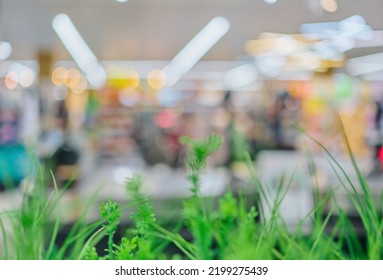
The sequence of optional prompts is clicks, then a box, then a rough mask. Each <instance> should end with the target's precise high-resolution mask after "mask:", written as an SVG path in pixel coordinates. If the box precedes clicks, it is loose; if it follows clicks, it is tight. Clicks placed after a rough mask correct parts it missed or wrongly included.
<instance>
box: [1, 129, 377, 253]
mask: <svg viewBox="0 0 383 280" xmlns="http://www.w3.org/2000/svg"><path fill="white" fill-rule="evenodd" d="M308 137H310V136H309V135H308ZM310 138H311V137H310ZM311 139H312V140H313V141H315V142H317V141H316V140H315V139H313V138H311ZM344 139H345V143H346V147H347V149H348V151H349V156H350V160H351V161H352V164H353V166H354V169H355V171H356V173H357V181H354V180H353V179H351V177H350V176H349V175H348V174H347V173H346V172H345V170H344V169H343V167H342V166H341V165H340V164H339V163H338V162H337V161H336V159H335V158H334V156H333V155H332V154H331V153H330V152H329V151H328V150H327V149H326V148H325V147H324V146H322V145H321V144H320V143H319V142H317V144H318V145H320V146H321V147H322V148H323V150H324V151H325V152H326V153H327V155H328V157H329V163H330V164H331V166H332V168H333V170H334V172H335V174H336V175H337V176H338V179H339V185H338V186H336V187H337V188H344V189H345V190H346V191H347V194H348V196H349V198H350V200H351V201H352V202H353V205H354V206H355V209H356V210H357V213H358V215H359V217H360V219H361V221H362V224H363V228H364V230H365V232H366V240H367V241H366V244H363V242H361V241H360V239H359V238H358V235H357V233H356V231H355V230H354V228H353V226H352V223H351V221H350V220H349V218H348V216H347V213H346V212H345V210H343V209H342V208H341V207H340V206H339V205H338V203H337V202H336V200H335V197H334V191H329V192H328V193H327V194H325V195H324V196H319V195H318V194H317V192H315V190H316V189H317V188H316V187H315V186H314V201H315V207H314V208H313V209H312V210H311V211H310V213H308V214H307V216H306V217H305V218H303V219H302V220H301V221H300V223H299V225H298V226H297V227H296V228H295V229H294V230H292V229H290V228H288V226H287V225H286V224H285V221H284V219H283V217H282V215H281V213H280V206H281V203H282V201H283V200H284V199H285V196H286V194H287V192H288V190H289V188H290V185H291V184H292V179H293V178H288V177H286V176H282V177H281V178H280V180H279V182H278V184H277V186H276V192H275V195H274V196H273V195H271V192H270V189H269V187H268V186H265V185H264V184H262V183H261V181H260V180H259V179H258V177H257V174H256V172H255V170H254V168H253V163H252V161H251V159H250V156H249V155H247V154H245V155H244V159H245V160H246V162H247V165H248V168H249V173H250V175H251V182H252V183H253V185H254V193H252V194H247V195H245V194H241V193H235V192H233V191H231V190H230V189H228V190H227V191H226V193H225V194H224V195H223V196H222V197H220V198H217V199H215V198H209V197H204V196H203V195H202V194H201V191H200V190H201V175H202V173H203V172H204V169H205V167H206V165H207V161H208V157H209V156H210V155H211V154H212V153H214V152H215V151H216V150H217V149H219V147H220V145H221V142H222V139H221V138H220V137H218V136H210V137H208V138H207V139H202V140H193V139H190V138H186V137H183V138H182V139H181V141H182V143H183V144H185V145H187V146H188V156H187V162H186V165H187V168H188V170H189V171H188V172H189V176H188V179H189V182H190V184H191V196H190V198H187V199H185V200H184V201H183V210H182V215H181V217H180V220H179V221H178V223H176V224H175V225H173V226H172V227H170V226H169V225H164V224H162V221H161V220H158V219H157V218H156V215H155V211H154V208H153V206H152V203H151V201H150V200H149V199H148V198H147V197H145V195H143V194H142V192H141V187H142V184H143V180H142V177H140V176H137V175H136V176H133V177H132V178H128V179H127V181H126V184H125V186H126V190H127V192H128V194H129V197H130V199H131V202H128V203H125V204H123V205H120V204H118V203H117V202H115V201H112V200H109V201H107V202H103V203H102V204H101V205H100V207H99V211H100V219H99V221H96V222H94V223H91V224H88V223H87V222H86V215H87V211H88V210H89V209H90V205H92V203H94V198H95V197H96V194H95V196H94V197H93V198H90V199H89V202H88V204H87V205H86V206H85V207H84V211H83V213H82V215H81V216H80V218H79V219H78V221H76V223H75V224H74V225H73V226H72V228H71V229H70V231H69V233H68V234H67V236H66V238H65V240H64V241H63V243H62V244H61V246H58V245H57V242H56V241H57V235H58V232H59V231H60V227H61V220H60V211H61V209H60V202H61V199H62V197H63V195H64V193H65V188H64V189H63V190H61V191H59V190H58V188H57V187H56V185H55V181H54V178H53V176H52V182H53V185H54V189H53V191H51V193H50V194H49V192H48V189H47V187H46V186H47V182H46V181H45V178H44V176H40V175H38V176H36V180H35V182H34V183H31V184H30V188H31V189H29V191H27V192H26V193H25V196H24V199H23V203H22V207H21V208H20V209H16V210H13V211H8V212H4V213H0V233H1V235H2V237H3V238H2V239H3V244H2V248H3V251H2V252H1V251H0V258H3V259H86V260H98V259H101V260H106V259H108V260H114V259H120V260H123V259H124V260H133V259H192V260H194V259H208V260H209V259H280V260H284V259H381V258H382V256H383V240H382V239H383V220H382V217H381V214H380V209H382V205H381V204H382V201H383V200H382V196H381V197H380V200H378V201H377V199H376V197H374V195H373V194H372V193H371V190H370V188H369V186H368V184H367V181H366V179H365V178H364V176H363V175H362V173H361V171H360V170H359V168H358V166H357V164H356V160H355V158H354V157H353V154H352V152H351V149H350V147H349V145H348V142H347V138H346V137H344ZM36 166H37V165H36ZM308 166H309V170H310V172H311V174H312V175H313V176H315V169H316V167H315V164H314V161H313V160H312V159H311V158H310V156H308ZM42 173H44V172H42V170H41V169H39V170H38V172H37V173H36V174H42ZM293 176H294V175H293ZM293 176H292V177H293ZM314 181H315V180H314ZM358 187H360V189H361V190H362V193H361V194H360V193H359V192H358ZM47 194H48V195H47ZM259 200H262V201H263V202H264V203H262V204H261V203H259ZM329 205H331V206H330V208H329ZM127 209H130V211H132V214H131V215H130V219H129V220H130V221H131V224H130V226H129V227H128V228H127V229H126V230H124V229H122V228H121V221H122V219H124V214H125V212H126V210H127ZM266 210H267V211H268V213H270V215H269V216H268V217H266V216H265V215H264V213H265V212H266ZM334 218H337V219H336V221H335V223H334V225H333V227H332V228H329V227H328V225H329V223H330V221H331V220H334ZM125 220H126V217H125ZM307 221H310V223H311V225H312V227H311V231H310V232H306V231H304V224H305V223H306V222H307ZM185 229H186V230H187V232H188V233H189V234H190V236H191V238H189V237H187V236H189V234H186V235H184V234H183V232H185ZM121 232H122V237H121V238H119V237H118V234H117V233H121ZM105 239H107V245H106V248H102V247H101V248H100V246H101V244H102V242H101V241H102V240H105ZM364 245H365V246H364ZM170 246H175V247H176V248H177V249H178V251H175V250H174V249H172V250H170V249H169V247H170ZM100 249H101V250H100Z"/></svg>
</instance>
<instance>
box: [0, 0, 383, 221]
mask: <svg viewBox="0 0 383 280" xmlns="http://www.w3.org/2000/svg"><path fill="white" fill-rule="evenodd" d="M382 11H383V2H382V1H381V0H366V1H361V0H209V1H203V0H184V1H178V0H161V1H158V0H126V1H123V0H50V1H48V0H0V210H3V209H7V208H10V207H13V206H14V205H17V203H16V204H14V199H15V196H17V193H19V192H20V190H21V189H22V188H25V185H28V184H29V182H30V181H31V180H33V176H34V173H33V172H31V170H32V169H33V168H31V166H33V165H35V164H36V162H38V163H39V164H42V165H43V166H45V167H46V168H48V169H51V170H52V171H53V173H54V176H55V178H56V180H57V183H58V185H59V187H63V186H64V185H65V184H66V183H68V182H70V186H69V188H68V191H67V195H66V196H65V197H64V198H63V203H66V206H67V207H68V209H69V208H71V209H72V210H73V209H74V210H73V211H66V212H67V217H65V218H66V219H68V221H71V220H73V219H76V213H77V212H76V211H77V210H76V209H78V208H80V206H81V204H82V203H83V201H84V199H86V198H87V197H90V196H91V195H92V194H93V193H95V192H96V191H98V200H100V201H101V200H105V199H108V198H113V199H115V200H122V199H124V198H125V197H126V194H125V190H124V188H123V187H122V185H123V184H124V181H125V180H126V178H128V177H131V176H132V175H133V174H136V173H138V174H142V176H143V178H144V187H143V191H144V192H145V193H146V194H147V195H148V196H149V197H151V198H153V199H158V200H164V199H177V198H180V197H186V196H188V195H189V193H190V191H189V189H190V184H189V183H188V181H187V173H186V172H187V171H186V170H185V164H184V163H185V155H186V147H185V146H184V145H181V144H180V143H179V141H178V140H179V138H180V137H181V136H182V135H188V136H191V137H193V138H204V137H207V136H208V135H211V134H217V135H220V136H221V137H222V138H223V139H224V141H223V145H222V148H221V149H220V151H219V152H217V153H215V154H214V155H213V156H212V158H211V159H210V162H209V164H208V166H207V168H206V172H205V173H204V178H203V182H202V184H203V186H202V190H201V192H202V194H203V195H205V196H220V195H221V194H222V193H223V192H224V191H225V190H226V189H228V188H230V187H231V188H243V189H246V190H248V191H250V189H251V188H253V183H252V182H251V181H252V180H251V177H250V173H249V170H248V166H247V163H246V160H245V157H244V154H245V153H248V155H249V156H250V158H251V160H252V161H253V166H254V170H255V171H256V173H257V175H259V177H260V178H261V180H264V181H265V182H267V184H268V185H269V186H270V187H271V188H272V187H273V185H275V182H277V181H278V178H280V176H281V174H285V175H287V176H294V179H293V184H292V187H291V191H290V192H289V194H288V195H287V197H286V202H285V203H284V205H283V207H284V209H285V210H284V211H283V213H284V214H285V215H286V216H288V218H290V219H291V222H292V223H293V222H294V219H296V217H297V216H299V215H304V213H307V211H309V210H310V209H311V208H312V204H313V198H312V192H313V183H312V182H313V180H312V179H313V174H312V173H310V172H309V166H308V164H307V162H308V161H307V158H308V155H309V156H310V157H312V159H313V161H314V162H315V163H316V174H315V177H316V181H317V183H318V186H319V187H320V188H322V189H323V190H325V189H326V188H329V187H335V186H338V185H339V182H338V181H337V180H338V179H337V176H336V174H334V171H333V170H332V167H331V165H329V164H328V156H327V155H326V153H325V151H324V150H323V148H321V147H320V146H319V145H318V144H317V143H315V142H314V141H313V140H310V139H309V138H308V137H307V136H306V135H305V134H304V133H302V132H301V131H300V129H299V127H301V128H303V130H304V131H305V132H306V133H307V134H309V135H311V136H313V137H314V138H315V139H317V140H318V141H319V142H320V143H321V144H322V145H323V146H325V147H326V148H327V149H328V150H329V151H330V152H331V153H332V155H334V157H336V159H337V160H338V161H339V163H340V164H341V165H342V166H343V168H344V169H345V170H346V171H347V172H349V173H348V174H350V176H351V177H353V176H356V175H355V174H354V169H353V168H352V164H351V161H350V159H349V157H348V155H347V149H346V147H345V145H344V142H343V140H342V131H343V130H344V131H345V133H346V135H347V138H348V141H349V143H350V147H351V150H352V152H353V154H354V156H355V158H356V159H357V162H358V164H359V166H360V168H361V170H362V171H363V172H364V175H365V176H366V177H367V179H368V181H369V183H370V185H371V187H372V188H373V190H374V191H376V192H378V191H379V189H380V187H381V186H382V183H381V182H382V178H383V176H382V166H383V149H382V137H383V114H382V110H383V19H382ZM48 177H49V176H48ZM47 182H49V183H47V184H49V185H50V187H52V180H49V178H48V179H47ZM7 188H13V189H14V191H9V192H5V191H4V190H5V189H7ZM342 195H343V194H342V193H341V191H340V193H339V197H340V198H342ZM16 200H17V199H16ZM340 201H342V199H340ZM347 205H348V204H347V201H344V207H348V206H347ZM167 211H169V212H171V211H173V210H172V209H170V208H168V209H167ZM95 212H97V211H95ZM95 215H97V213H95Z"/></svg>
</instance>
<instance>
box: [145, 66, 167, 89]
mask: <svg viewBox="0 0 383 280" xmlns="http://www.w3.org/2000/svg"><path fill="white" fill-rule="evenodd" d="M147 82H148V85H149V86H150V87H151V88H153V89H161V88H163V87H164V86H165V85H166V74H165V73H164V71H162V70H160V69H154V70H152V71H150V72H149V74H148V77H147Z"/></svg>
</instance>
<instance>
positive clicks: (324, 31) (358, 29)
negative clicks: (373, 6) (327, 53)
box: [300, 15, 373, 40]
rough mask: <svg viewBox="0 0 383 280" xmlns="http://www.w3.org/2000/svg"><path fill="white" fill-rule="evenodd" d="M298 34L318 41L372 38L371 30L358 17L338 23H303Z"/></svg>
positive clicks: (361, 18)
mask: <svg viewBox="0 0 383 280" xmlns="http://www.w3.org/2000/svg"><path fill="white" fill-rule="evenodd" d="M300 32H301V33H302V34H305V35H308V36H314V37H316V38H318V39H326V38H332V37H333V36H347V37H352V38H355V39H363V40H370V39H371V38H372V36H373V30H372V28H371V27H370V26H369V25H367V24H366V20H365V19H364V18H363V17H362V16H360V15H354V16H351V17H349V18H346V19H344V20H342V21H339V22H337V21H336V22H320V23H305V24H302V25H301V27H300Z"/></svg>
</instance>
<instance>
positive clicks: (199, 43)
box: [163, 17, 230, 86]
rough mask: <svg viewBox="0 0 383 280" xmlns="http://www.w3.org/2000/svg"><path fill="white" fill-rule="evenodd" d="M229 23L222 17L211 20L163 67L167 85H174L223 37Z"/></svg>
mask: <svg viewBox="0 0 383 280" xmlns="http://www.w3.org/2000/svg"><path fill="white" fill-rule="evenodd" d="M229 27H230V23H229V21H228V20H227V19H226V18H224V17H216V18H213V19H212V20H211V21H210V22H209V23H208V24H207V25H206V26H205V27H204V28H203V29H202V30H201V31H200V32H199V33H198V34H197V35H196V36H195V37H194V38H193V39H192V40H191V41H190V42H189V43H188V44H187V45H186V46H185V47H184V48H183V49H182V50H181V51H180V52H179V53H178V54H177V55H176V56H175V57H174V58H173V60H172V61H171V62H170V63H169V64H168V65H166V66H165V67H164V69H163V71H164V72H165V74H166V77H167V85H169V86H172V85H175V84H176V83H177V82H178V81H179V79H180V78H181V77H182V76H183V75H184V74H185V73H186V72H188V71H189V70H190V69H191V68H192V67H193V66H194V65H195V64H196V63H197V62H198V61H199V60H200V59H201V58H202V57H203V56H204V55H205V54H206V53H207V52H208V50H210V49H211V48H212V47H213V46H214V45H215V44H216V43H217V42H218V41H219V39H221V38H222V36H223V35H225V34H226V32H227V31H228V30H229Z"/></svg>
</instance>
